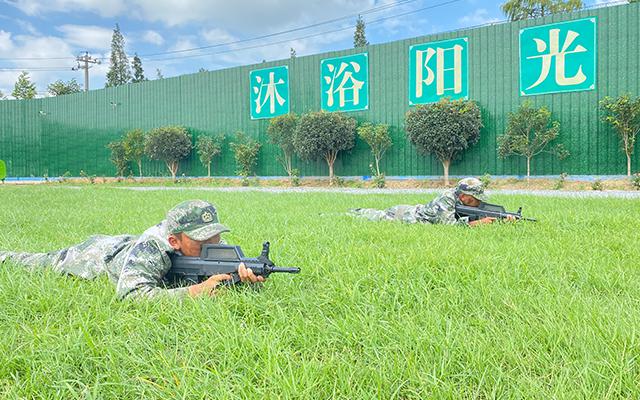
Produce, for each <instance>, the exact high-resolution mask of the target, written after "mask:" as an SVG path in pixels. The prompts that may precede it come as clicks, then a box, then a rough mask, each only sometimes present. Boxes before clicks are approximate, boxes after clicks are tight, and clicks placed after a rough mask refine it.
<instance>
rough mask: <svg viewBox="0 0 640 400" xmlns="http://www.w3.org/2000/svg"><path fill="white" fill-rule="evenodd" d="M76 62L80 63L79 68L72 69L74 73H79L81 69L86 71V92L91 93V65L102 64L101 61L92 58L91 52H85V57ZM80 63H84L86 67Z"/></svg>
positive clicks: (77, 59)
mask: <svg viewBox="0 0 640 400" xmlns="http://www.w3.org/2000/svg"><path fill="white" fill-rule="evenodd" d="M76 61H77V62H78V66H77V67H73V68H71V70H73V71H78V70H80V69H84V91H85V92H87V91H89V68H91V67H90V66H89V64H100V60H97V59H95V58H92V57H91V56H90V55H89V52H87V51H85V52H84V55H83V56H78V57H76ZM80 63H84V65H80Z"/></svg>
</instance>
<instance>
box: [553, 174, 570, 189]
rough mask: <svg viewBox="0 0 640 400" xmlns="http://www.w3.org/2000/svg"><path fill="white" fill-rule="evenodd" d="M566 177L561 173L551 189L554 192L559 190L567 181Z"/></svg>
mask: <svg viewBox="0 0 640 400" xmlns="http://www.w3.org/2000/svg"><path fill="white" fill-rule="evenodd" d="M567 176H569V175H568V174H567V173H566V172H563V173H561V174H560V176H558V179H557V180H556V184H555V186H554V187H553V188H554V189H555V190H560V189H562V188H563V187H564V183H565V181H566V180H567Z"/></svg>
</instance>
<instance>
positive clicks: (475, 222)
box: [469, 217, 496, 226]
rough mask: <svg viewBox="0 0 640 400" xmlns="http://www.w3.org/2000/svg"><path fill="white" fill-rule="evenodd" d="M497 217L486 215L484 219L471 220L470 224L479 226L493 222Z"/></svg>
mask: <svg viewBox="0 0 640 400" xmlns="http://www.w3.org/2000/svg"><path fill="white" fill-rule="evenodd" d="M495 220H496V219H495V218H491V217H484V218H482V219H479V220H476V221H471V222H469V226H478V225H486V224H492V223H493V222H494V221H495Z"/></svg>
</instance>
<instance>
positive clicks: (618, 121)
mask: <svg viewBox="0 0 640 400" xmlns="http://www.w3.org/2000/svg"><path fill="white" fill-rule="evenodd" d="M600 108H601V109H602V110H603V111H604V116H603V117H602V119H603V121H604V122H607V123H609V124H610V125H611V126H612V127H613V128H615V130H616V133H617V134H618V136H620V145H621V147H622V151H624V153H625V154H626V156H627V176H631V156H632V155H633V149H634V147H635V143H636V136H637V135H638V132H639V131H640V97H637V98H635V99H633V98H631V96H630V95H629V94H625V95H622V96H619V97H617V98H615V99H614V98H611V97H608V96H607V97H605V98H604V99H603V100H601V101H600Z"/></svg>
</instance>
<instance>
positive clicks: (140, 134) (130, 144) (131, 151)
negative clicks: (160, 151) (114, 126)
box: [122, 129, 145, 178]
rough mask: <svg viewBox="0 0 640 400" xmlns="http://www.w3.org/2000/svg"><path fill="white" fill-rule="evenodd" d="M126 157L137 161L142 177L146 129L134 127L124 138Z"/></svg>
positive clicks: (128, 159)
mask: <svg viewBox="0 0 640 400" xmlns="http://www.w3.org/2000/svg"><path fill="white" fill-rule="evenodd" d="M122 145H123V146H124V151H125V157H126V158H127V161H132V162H135V163H136V165H138V173H139V174H140V178H142V158H143V157H144V146H145V142H144V131H143V130H142V129H133V130H130V131H129V132H127V133H126V134H125V136H124V139H122Z"/></svg>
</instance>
